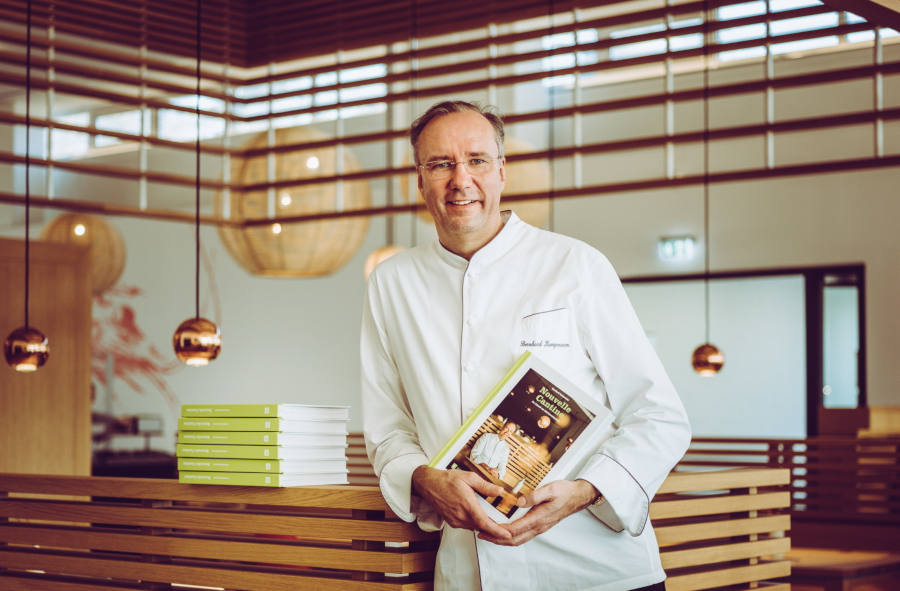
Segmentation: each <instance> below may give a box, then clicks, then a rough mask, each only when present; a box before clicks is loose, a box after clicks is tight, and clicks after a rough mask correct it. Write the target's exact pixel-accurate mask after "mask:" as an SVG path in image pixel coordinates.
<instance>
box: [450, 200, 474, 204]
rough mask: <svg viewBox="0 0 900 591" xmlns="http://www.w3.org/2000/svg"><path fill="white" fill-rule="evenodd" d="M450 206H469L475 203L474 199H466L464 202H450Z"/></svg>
mask: <svg viewBox="0 0 900 591" xmlns="http://www.w3.org/2000/svg"><path fill="white" fill-rule="evenodd" d="M448 203H449V204H450V205H469V204H470V203H475V200H474V199H465V200H462V201H448Z"/></svg>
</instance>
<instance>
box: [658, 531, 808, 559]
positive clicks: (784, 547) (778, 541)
mask: <svg viewBox="0 0 900 591" xmlns="http://www.w3.org/2000/svg"><path fill="white" fill-rule="evenodd" d="M716 527H718V525H717V526H716ZM790 549H791V540H790V539H789V538H771V539H768V540H758V541H754V542H738V543H734V544H720V545H716V546H707V547H703V548H691V549H689V550H669V551H667V552H663V553H662V554H661V557H662V565H663V568H664V569H666V570H669V569H673V568H683V567H688V566H700V565H704V564H715V563H717V562H727V561H730V560H742V559H747V558H757V557H760V556H770V555H773V554H784V553H786V552H788V551H789V550H790Z"/></svg>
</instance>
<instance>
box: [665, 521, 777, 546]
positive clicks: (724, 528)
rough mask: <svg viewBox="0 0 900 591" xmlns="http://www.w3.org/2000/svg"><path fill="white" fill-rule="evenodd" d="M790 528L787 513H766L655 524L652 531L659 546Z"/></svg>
mask: <svg viewBox="0 0 900 591" xmlns="http://www.w3.org/2000/svg"><path fill="white" fill-rule="evenodd" d="M790 528H791V518H790V516H789V515H768V516H766V517H750V518H747V519H729V520H727V521H715V522H712V523H710V522H708V521H703V522H701V523H689V524H683V525H655V524H654V527H653V531H654V532H655V533H656V540H657V542H658V543H659V545H660V547H661V548H663V549H665V547H666V546H674V545H676V544H684V543H687V542H695V541H700V540H711V539H716V538H726V537H729V536H743V535H750V534H760V533H764V532H785V531H787V530H789V529H790Z"/></svg>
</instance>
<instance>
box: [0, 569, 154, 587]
mask: <svg viewBox="0 0 900 591" xmlns="http://www.w3.org/2000/svg"><path fill="white" fill-rule="evenodd" d="M0 589H3V591H135V590H139V589H141V587H140V585H139V584H137V583H136V584H135V585H125V584H112V583H105V584H103V585H102V586H101V585H98V584H95V583H85V582H83V581H77V580H72V579H67V578H65V577H49V576H40V577H39V576H36V575H31V576H29V575H27V574H24V573H23V574H21V575H19V576H13V575H7V574H4V573H0Z"/></svg>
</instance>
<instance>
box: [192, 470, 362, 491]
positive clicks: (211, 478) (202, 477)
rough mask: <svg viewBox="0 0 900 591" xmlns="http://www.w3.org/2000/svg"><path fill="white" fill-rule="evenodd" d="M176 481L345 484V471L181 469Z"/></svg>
mask: <svg viewBox="0 0 900 591" xmlns="http://www.w3.org/2000/svg"><path fill="white" fill-rule="evenodd" d="M178 482H182V483H186V484H228V485H233V486H277V487H281V486H312V485H316V484H347V473H346V472H335V473H333V474H261V473H257V472H193V471H182V472H179V473H178Z"/></svg>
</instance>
